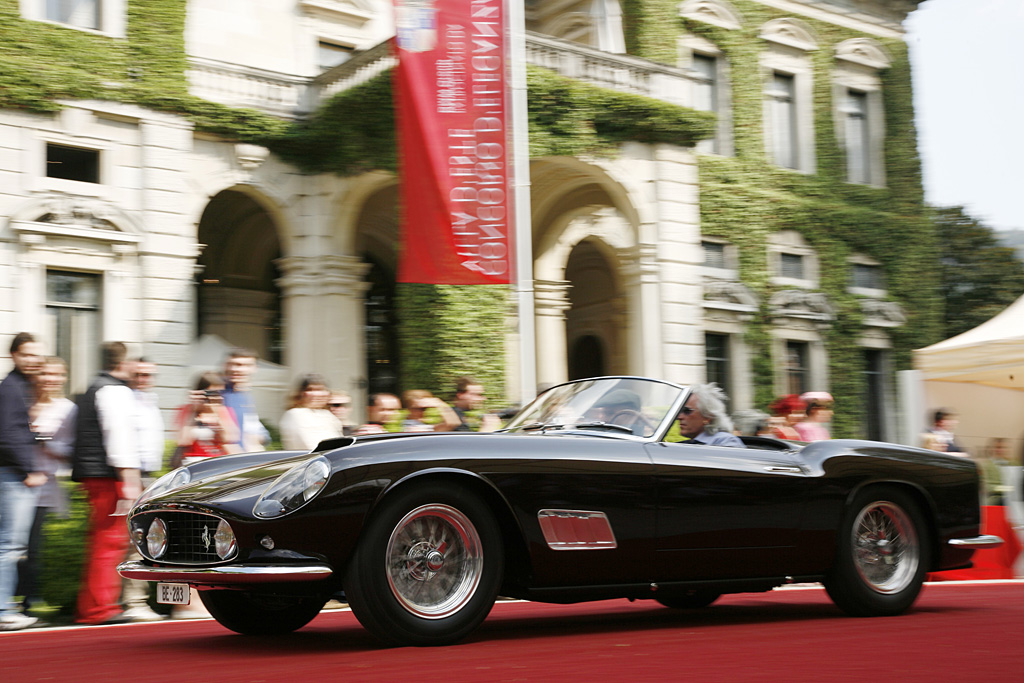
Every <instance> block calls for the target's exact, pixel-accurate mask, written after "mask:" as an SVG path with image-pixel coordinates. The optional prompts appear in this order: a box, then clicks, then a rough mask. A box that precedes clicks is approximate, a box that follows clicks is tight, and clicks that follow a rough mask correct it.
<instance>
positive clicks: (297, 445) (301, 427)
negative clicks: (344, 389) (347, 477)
mask: <svg viewBox="0 0 1024 683" xmlns="http://www.w3.org/2000/svg"><path fill="white" fill-rule="evenodd" d="M330 395H331V392H330V391H328V389H327V383H326V382H324V379H323V377H321V376H320V375H306V376H304V377H303V378H302V379H301V380H300V381H299V386H298V388H297V389H296V391H295V393H294V394H293V395H292V398H291V404H290V405H291V407H290V408H289V409H288V410H286V411H285V413H284V415H282V416H281V444H282V445H283V446H284V448H285V449H286V450H290V451H312V450H313V449H314V448H316V445H317V444H318V443H320V442H321V441H323V440H324V439H333V438H335V437H338V436H341V435H342V433H343V426H342V424H341V420H339V419H338V418H337V417H335V416H334V415H332V414H331V411H329V410H328V409H327V399H328V398H329V397H330Z"/></svg>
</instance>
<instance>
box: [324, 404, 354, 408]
mask: <svg viewBox="0 0 1024 683" xmlns="http://www.w3.org/2000/svg"><path fill="white" fill-rule="evenodd" d="M328 405H330V406H331V407H332V408H348V407H349V405H351V404H349V403H329V404H328Z"/></svg>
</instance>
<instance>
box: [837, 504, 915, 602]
mask: <svg viewBox="0 0 1024 683" xmlns="http://www.w3.org/2000/svg"><path fill="white" fill-rule="evenodd" d="M926 534H927V526H926V524H925V521H924V518H923V517H922V514H921V511H920V508H919V506H918V505H917V503H916V502H915V501H914V500H913V498H911V497H910V496H909V495H908V494H907V493H905V492H904V491H901V490H900V489H897V488H893V487H875V488H871V489H867V490H865V491H863V492H861V493H860V494H858V495H857V497H856V498H855V499H854V501H853V504H852V505H851V506H850V509H849V510H848V511H847V514H846V516H845V520H844V523H843V526H842V527H841V528H840V533H839V548H838V555H837V557H836V564H835V566H834V567H833V568H832V570H831V571H830V572H829V574H828V575H827V577H826V580H825V588H826V590H828V594H829V596H830V597H831V598H832V600H833V601H834V602H835V603H836V605H838V606H839V608H840V609H842V610H843V611H844V612H846V613H848V614H850V615H852V616H858V617H864V616H893V615H896V614H901V613H902V612H905V611H906V610H907V609H909V608H910V606H911V605H912V604H913V603H914V600H916V599H917V595H918V593H920V591H921V585H922V584H923V583H924V578H925V573H926V571H927V568H928V562H929V556H928V543H927V539H926Z"/></svg>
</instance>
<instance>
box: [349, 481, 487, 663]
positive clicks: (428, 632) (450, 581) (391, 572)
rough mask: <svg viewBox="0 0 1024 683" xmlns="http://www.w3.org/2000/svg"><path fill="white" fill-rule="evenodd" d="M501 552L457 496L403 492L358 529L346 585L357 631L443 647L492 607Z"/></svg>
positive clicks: (477, 507) (467, 495)
mask: <svg viewBox="0 0 1024 683" xmlns="http://www.w3.org/2000/svg"><path fill="white" fill-rule="evenodd" d="M503 565H504V547H503V544H502V538H501V531H500V529H499V528H498V524H497V522H496V521H495V520H494V515H493V514H492V513H491V511H490V509H489V508H488V506H487V504H486V503H484V502H483V501H482V500H480V498H479V497H477V496H476V495H474V494H473V493H471V492H469V491H466V490H465V489H464V488H461V487H459V488H456V487H455V486H451V485H445V484H437V483H432V484H426V485H423V486H417V485H415V484H412V485H410V486H409V487H408V488H407V489H406V490H404V491H398V492H397V493H395V494H394V495H393V496H391V497H390V498H388V499H385V501H384V502H383V503H382V505H381V508H380V510H379V511H377V512H376V513H375V514H374V515H373V517H372V518H371V519H370V521H369V523H368V524H367V525H366V527H365V528H364V529H363V533H362V539H361V540H360V542H359V545H358V546H357V547H356V551H355V553H354V554H353V556H352V560H351V563H350V565H349V569H348V574H347V575H346V577H345V595H346V597H347V598H348V601H349V605H350V606H351V607H352V612H353V613H354V614H355V615H356V618H357V619H358V620H359V623H361V624H362V625H363V627H364V628H366V630H367V631H369V632H370V633H372V634H373V635H374V636H376V637H377V638H379V639H381V640H382V641H384V642H386V643H389V644H392V645H448V644H450V643H454V642H456V641H458V640H460V639H462V638H464V637H465V636H466V635H467V634H469V633H470V632H471V631H473V630H474V629H475V628H476V627H477V626H479V625H480V623H481V622H482V621H483V620H484V619H485V618H486V617H487V615H488V613H490V611H491V607H493V606H494V601H495V599H496V598H497V595H498V588H499V586H500V584H501V576H502V572H503Z"/></svg>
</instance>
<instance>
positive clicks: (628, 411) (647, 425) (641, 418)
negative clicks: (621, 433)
mask: <svg viewBox="0 0 1024 683" xmlns="http://www.w3.org/2000/svg"><path fill="white" fill-rule="evenodd" d="M620 417H623V418H625V420H628V422H626V421H620V420H619V418H620ZM630 418H632V419H630ZM608 422H613V423H615V424H623V425H625V426H627V427H634V428H635V427H636V426H637V425H642V426H643V427H644V431H645V432H646V431H647V430H648V429H650V430H651V431H652V432H653V431H654V425H653V424H651V421H650V420H648V419H647V417H646V416H645V415H644V414H643V413H641V412H640V411H639V410H633V409H632V408H623V409H622V410H619V411H618V412H616V413H615V414H614V415H612V416H611V419H609V420H608ZM634 432H635V429H634ZM642 435H643V434H641V436H642Z"/></svg>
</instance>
